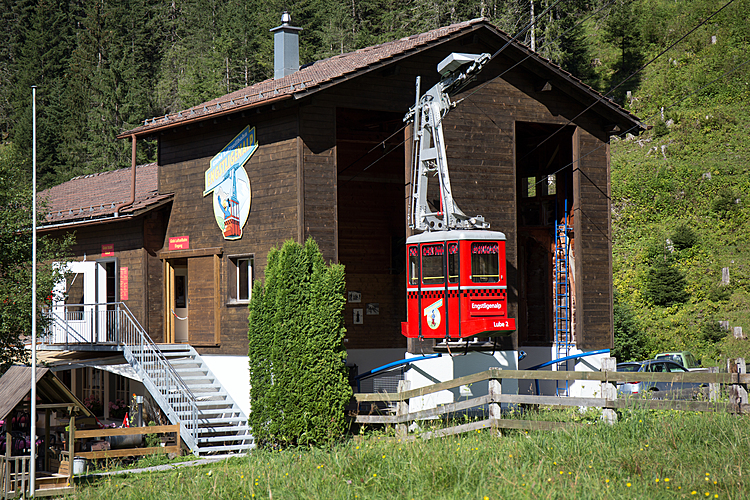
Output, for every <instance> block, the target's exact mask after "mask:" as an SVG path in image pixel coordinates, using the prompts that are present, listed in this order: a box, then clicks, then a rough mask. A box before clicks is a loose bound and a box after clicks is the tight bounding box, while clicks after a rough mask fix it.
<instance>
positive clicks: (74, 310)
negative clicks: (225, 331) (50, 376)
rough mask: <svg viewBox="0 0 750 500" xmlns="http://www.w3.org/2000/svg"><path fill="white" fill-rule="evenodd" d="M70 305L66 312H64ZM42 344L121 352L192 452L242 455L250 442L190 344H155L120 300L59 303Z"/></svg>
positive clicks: (236, 410)
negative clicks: (89, 303)
mask: <svg viewBox="0 0 750 500" xmlns="http://www.w3.org/2000/svg"><path fill="white" fill-rule="evenodd" d="M68 309H70V310H68ZM49 319H50V328H49V331H48V333H47V335H46V336H45V338H44V339H43V343H46V344H48V345H50V346H55V345H56V346H58V347H64V348H65V349H69V350H76V349H77V348H86V349H90V348H91V347H97V346H102V347H104V346H105V345H106V346H109V347H114V348H115V349H116V350H121V351H122V353H123V355H124V356H125V359H126V360H127V361H128V363H129V364H130V365H131V366H132V367H133V369H134V370H135V371H136V373H137V374H138V376H139V377H140V378H141V380H142V381H143V385H144V386H145V387H146V390H148V392H149V394H150V395H151V397H152V398H153V399H154V401H155V402H156V403H157V404H158V405H159V407H160V408H161V410H162V411H163V412H164V414H165V415H166V416H167V418H169V420H170V421H171V422H172V424H174V425H180V437H181V438H182V440H183V441H184V442H185V445H186V446H187V447H188V448H190V450H191V451H192V452H193V454H195V455H197V456H206V455H212V454H222V455H223V454H227V453H245V452H247V451H249V450H250V449H252V448H253V447H254V446H255V444H254V441H253V437H252V435H251V434H250V428H249V427H248V425H247V415H245V413H244V412H243V411H242V410H241V409H240V407H239V406H238V405H237V403H236V402H235V401H234V400H233V399H232V398H231V396H230V395H229V394H228V393H227V392H226V390H225V389H224V388H223V387H222V386H221V383H220V382H219V380H218V379H217V378H216V376H214V374H213V373H211V370H210V369H209V368H208V366H207V365H206V363H205V362H204V361H203V359H202V358H201V357H200V356H199V355H198V353H197V352H196V351H195V349H193V348H192V347H191V346H190V345H187V344H162V345H156V344H155V343H154V342H153V341H152V340H151V338H150V337H149V335H148V334H147V333H146V331H145V330H144V329H143V327H142V326H141V325H140V324H139V323H138V321H137V320H136V319H135V317H134V316H133V314H132V313H131V312H130V310H129V309H128V308H127V306H126V305H125V304H123V303H113V304H91V305H87V306H83V305H78V306H60V307H56V308H54V309H53V310H51V311H50V312H49Z"/></svg>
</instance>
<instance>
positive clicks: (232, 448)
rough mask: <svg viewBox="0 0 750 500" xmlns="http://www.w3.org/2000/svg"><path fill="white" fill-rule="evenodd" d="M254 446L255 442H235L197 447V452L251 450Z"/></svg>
mask: <svg viewBox="0 0 750 500" xmlns="http://www.w3.org/2000/svg"><path fill="white" fill-rule="evenodd" d="M253 448H255V444H237V445H233V446H208V447H205V448H204V447H202V446H199V447H198V454H203V453H209V452H213V451H239V450H252V449H253Z"/></svg>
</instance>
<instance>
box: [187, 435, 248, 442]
mask: <svg viewBox="0 0 750 500" xmlns="http://www.w3.org/2000/svg"><path fill="white" fill-rule="evenodd" d="M252 440H253V436H251V435H250V434H243V435H240V436H207V437H199V438H198V444H202V443H220V442H224V443H226V442H233V441H252Z"/></svg>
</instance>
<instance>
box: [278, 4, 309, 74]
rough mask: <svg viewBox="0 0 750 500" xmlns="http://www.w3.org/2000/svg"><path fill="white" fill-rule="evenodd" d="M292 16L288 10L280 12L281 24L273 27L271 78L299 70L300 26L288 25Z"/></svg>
mask: <svg viewBox="0 0 750 500" xmlns="http://www.w3.org/2000/svg"><path fill="white" fill-rule="evenodd" d="M291 21H292V17H291V16H290V15H289V13H288V12H286V11H284V13H283V14H281V26H277V27H275V28H273V29H272V30H270V31H271V33H273V79H274V80H278V79H279V78H284V77H285V76H286V75H291V74H292V73H294V72H295V71H299V32H300V31H302V28H297V27H294V26H290V25H289V23H290V22H291Z"/></svg>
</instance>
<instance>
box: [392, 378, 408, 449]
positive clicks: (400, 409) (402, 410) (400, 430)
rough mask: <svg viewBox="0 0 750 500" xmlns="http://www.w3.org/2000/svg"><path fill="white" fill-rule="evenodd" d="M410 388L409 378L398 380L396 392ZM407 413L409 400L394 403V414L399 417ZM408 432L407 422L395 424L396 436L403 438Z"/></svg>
mask: <svg viewBox="0 0 750 500" xmlns="http://www.w3.org/2000/svg"><path fill="white" fill-rule="evenodd" d="M409 389H411V380H399V381H398V389H397V392H399V393H400V392H406V391H408V390H409ZM408 414H409V401H408V400H407V401H399V402H398V403H396V416H397V417H401V416H403V415H408ZM408 432H409V424H408V423H403V424H396V438H397V439H401V440H405V439H406V435H407V433H408Z"/></svg>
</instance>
